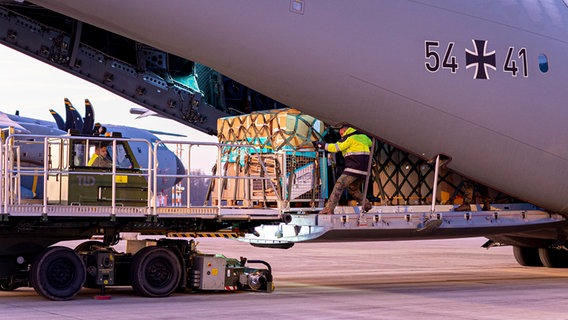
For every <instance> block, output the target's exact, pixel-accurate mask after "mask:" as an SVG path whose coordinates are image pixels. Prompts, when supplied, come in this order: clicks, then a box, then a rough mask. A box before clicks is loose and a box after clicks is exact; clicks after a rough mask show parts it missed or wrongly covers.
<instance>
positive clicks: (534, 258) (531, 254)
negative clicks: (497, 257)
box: [513, 246, 542, 267]
mask: <svg viewBox="0 0 568 320" xmlns="http://www.w3.org/2000/svg"><path fill="white" fill-rule="evenodd" d="M513 255H514V256H515V260H517V262H518V263H519V264H520V265H521V266H525V267H542V261H540V256H539V253H538V248H529V247H519V246H513Z"/></svg>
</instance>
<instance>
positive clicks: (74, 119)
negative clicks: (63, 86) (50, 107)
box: [65, 98, 83, 131]
mask: <svg viewBox="0 0 568 320" xmlns="http://www.w3.org/2000/svg"><path fill="white" fill-rule="evenodd" d="M65 112H66V118H65V129H66V131H67V130H69V129H73V130H78V131H81V129H82V128H83V119H82V118H81V115H80V114H79V111H77V109H75V107H73V104H71V101H69V99H67V98H65Z"/></svg>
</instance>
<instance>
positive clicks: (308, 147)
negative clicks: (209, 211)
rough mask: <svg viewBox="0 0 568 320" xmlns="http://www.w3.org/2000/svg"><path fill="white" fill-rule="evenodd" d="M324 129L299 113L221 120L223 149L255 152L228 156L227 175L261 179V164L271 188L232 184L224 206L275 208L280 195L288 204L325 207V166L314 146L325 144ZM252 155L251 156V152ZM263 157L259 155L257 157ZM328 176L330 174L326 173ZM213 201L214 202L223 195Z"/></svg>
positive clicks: (227, 183)
mask: <svg viewBox="0 0 568 320" xmlns="http://www.w3.org/2000/svg"><path fill="white" fill-rule="evenodd" d="M324 130H325V127H324V124H323V122H321V121H320V120H318V119H316V118H314V117H312V116H309V115H306V114H304V113H301V112H300V111H298V110H296V109H276V110H267V111H262V112H254V113H251V114H248V115H241V116H234V117H225V118H220V119H218V120H217V132H218V138H219V142H220V143H227V144H239V145H245V144H246V145H254V146H255V151H254V152H251V153H252V155H251V154H250V153H249V155H248V156H246V155H245V152H244V149H239V148H235V147H227V148H225V149H224V150H223V160H222V162H223V168H222V169H221V170H223V175H227V176H244V175H247V174H249V175H260V174H261V171H262V166H261V164H260V163H259V157H258V156H259V155H260V158H261V159H262V162H263V164H264V167H265V168H266V174H267V175H268V176H269V177H271V180H272V181H273V183H274V185H275V187H276V190H275V188H274V187H272V185H271V184H269V183H266V181H261V180H244V179H240V180H239V179H231V178H227V179H226V180H225V181H224V182H223V184H222V186H221V187H222V195H221V200H222V201H227V202H231V203H235V204H243V205H250V204H251V203H259V202H264V204H266V203H269V204H270V203H274V201H275V200H276V199H277V198H278V197H277V195H280V197H281V198H282V199H284V200H286V201H288V202H308V203H311V204H312V205H313V204H314V202H315V203H317V202H320V201H321V200H320V198H321V197H322V196H325V195H326V194H327V191H326V188H325V184H324V187H322V179H323V180H325V178H326V177H327V171H326V170H327V168H326V166H321V164H320V162H321V161H322V160H321V158H319V157H318V153H317V152H316V150H314V149H313V146H312V143H311V142H312V141H318V140H321V139H322V135H323V134H324ZM249 151H250V150H249ZM257 153H258V154H259V155H258V154H257ZM324 171H325V173H324ZM212 191H213V192H212V193H211V196H212V198H213V200H214V202H215V201H216V200H217V199H216V198H217V197H218V190H217V189H216V188H214V189H213V190H212Z"/></svg>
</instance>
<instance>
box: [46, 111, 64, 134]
mask: <svg viewBox="0 0 568 320" xmlns="http://www.w3.org/2000/svg"><path fill="white" fill-rule="evenodd" d="M49 113H51V115H52V116H53V119H55V123H56V124H57V128H58V129H59V130H63V131H65V121H63V118H61V116H60V115H59V113H57V111H55V110H53V109H49Z"/></svg>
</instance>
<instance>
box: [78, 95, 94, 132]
mask: <svg viewBox="0 0 568 320" xmlns="http://www.w3.org/2000/svg"><path fill="white" fill-rule="evenodd" d="M94 125H95V110H94V109H93V105H92V104H91V102H90V101H89V99H85V118H84V119H83V128H82V129H81V133H82V134H91V133H92V132H93V127H94Z"/></svg>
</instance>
